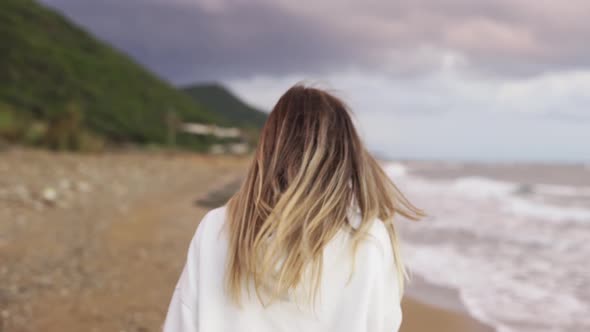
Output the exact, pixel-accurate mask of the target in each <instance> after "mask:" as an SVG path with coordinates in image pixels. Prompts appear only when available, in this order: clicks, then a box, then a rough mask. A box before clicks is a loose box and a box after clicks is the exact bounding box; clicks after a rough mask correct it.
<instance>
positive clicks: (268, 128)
mask: <svg viewBox="0 0 590 332" xmlns="http://www.w3.org/2000/svg"><path fill="white" fill-rule="evenodd" d="M351 202H353V203H354V204H355V205H356V207H357V208H358V210H360V215H361V221H360V225H358V227H351V225H350V220H349V211H350V208H351ZM227 207H228V208H227V218H228V223H227V226H228V228H229V251H228V260H227V264H228V266H227V270H226V271H227V273H226V287H227V291H228V293H229V295H230V297H231V298H232V299H233V300H235V301H236V302H237V303H240V300H241V294H242V290H243V288H244V287H245V286H246V287H248V286H247V285H249V282H253V284H254V287H255V290H256V294H257V296H258V297H259V299H260V300H261V301H262V302H263V303H265V301H263V295H266V296H267V298H266V299H267V300H268V302H266V303H270V302H272V301H274V300H276V299H277V298H279V297H282V296H284V295H286V294H287V293H288V292H289V290H291V289H293V288H295V287H296V286H297V285H298V284H299V283H300V282H301V280H302V278H303V275H304V271H305V270H306V269H308V268H309V269H310V271H311V279H312V282H313V287H312V289H311V293H310V294H309V295H310V296H311V297H312V298H315V295H316V293H317V290H318V287H319V283H320V277H321V273H322V251H323V249H324V247H325V246H326V244H327V243H328V242H329V241H330V240H331V239H332V238H333V237H334V235H335V234H336V233H337V232H338V231H339V230H342V229H345V230H348V231H349V232H350V234H351V235H352V236H351V238H352V243H353V244H354V246H353V248H356V246H357V245H358V244H359V243H360V241H361V240H362V238H363V235H364V234H367V233H368V230H369V228H370V227H371V225H372V223H373V222H376V220H379V221H380V222H383V223H384V225H385V227H386V228H387V231H388V233H389V238H390V240H391V244H392V248H393V251H394V252H393V257H394V259H395V262H392V264H395V265H396V269H397V274H398V281H399V283H400V290H403V284H404V279H405V278H406V273H405V269H404V265H403V263H402V259H401V257H400V254H399V249H398V240H397V236H396V231H395V228H394V224H393V217H394V215H395V214H400V215H402V216H404V217H406V218H408V219H411V220H418V219H419V218H420V217H422V216H423V215H424V214H423V212H422V211H421V210H420V209H418V208H416V207H415V206H413V205H412V204H411V203H410V202H409V201H408V200H407V199H406V198H405V197H404V195H403V194H402V193H401V192H400V191H399V190H398V188H397V187H396V186H395V185H394V183H393V182H392V181H391V179H390V178H389V177H388V176H387V175H386V174H385V172H384V171H383V169H382V168H381V167H380V165H379V164H378V162H377V161H376V160H375V159H374V158H373V157H372V156H371V155H370V154H369V152H368V151H367V150H366V149H365V147H364V145H363V144H362V142H361V140H360V138H359V136H358V134H357V132H356V130H355V128H354V125H353V122H352V120H351V116H350V114H349V111H348V109H347V107H346V106H345V105H344V103H343V102H341V101H340V100H339V99H337V98H336V97H334V96H332V95H330V94H328V93H327V92H325V91H322V90H319V89H315V88H309V87H304V86H301V85H296V86H294V87H292V88H290V89H289V90H288V91H287V92H286V93H285V94H284V95H283V96H282V97H281V98H280V99H279V101H278V102H277V104H276V105H275V107H274V108H273V110H272V112H271V113H270V115H269V117H268V119H267V121H266V123H265V125H264V128H263V129H262V132H261V135H260V140H259V143H258V146H257V149H256V152H255V156H254V160H253V162H252V165H251V167H250V168H249V170H248V173H247V176H246V178H245V180H244V182H243V183H242V185H241V187H240V188H239V190H238V191H237V192H236V193H235V194H234V195H233V196H232V197H231V199H230V200H229V202H228V204H227ZM248 289H249V288H248Z"/></svg>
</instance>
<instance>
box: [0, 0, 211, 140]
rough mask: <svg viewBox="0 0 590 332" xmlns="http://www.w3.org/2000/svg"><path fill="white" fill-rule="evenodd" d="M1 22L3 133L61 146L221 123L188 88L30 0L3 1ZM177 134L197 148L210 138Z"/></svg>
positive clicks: (164, 136) (165, 135) (160, 135)
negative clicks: (188, 123)
mask: <svg viewBox="0 0 590 332" xmlns="http://www.w3.org/2000/svg"><path fill="white" fill-rule="evenodd" d="M0 22H2V24H0V41H1V42H0V82H1V85H0V139H4V140H8V141H14V142H26V143H30V144H36V145H43V146H50V147H53V148H58V149H86V148H88V147H90V148H92V147H95V146H100V145H102V144H104V143H105V142H106V143H123V142H132V143H138V144H146V143H150V144H166V142H167V141H169V140H171V138H172V136H171V135H170V132H169V130H168V129H169V128H171V126H172V124H174V123H176V122H179V121H196V122H205V123H208V122H219V119H217V117H216V115H215V114H214V112H212V111H209V110H207V108H205V107H203V106H200V105H198V104H196V103H195V102H194V101H193V100H192V98H191V97H190V96H188V95H187V94H185V93H183V92H182V91H179V90H177V89H175V88H174V87H172V86H170V85H169V84H168V83H167V82H164V81H162V80H161V79H159V78H157V77H156V76H155V75H153V74H151V73H150V72H148V71H147V70H145V69H144V68H142V67H141V66H140V65H138V64H137V63H135V62H134V61H133V60H131V59H130V58H129V57H127V56H125V55H124V54H122V53H121V52H119V51H117V50H115V49H113V48H112V47H110V46H108V45H107V44H105V43H103V42H101V41H98V40H96V39H95V38H94V37H93V36H91V35H90V34H89V33H87V32H85V31H84V30H82V29H80V28H79V27H77V26H75V25H74V24H72V23H71V22H69V21H68V20H67V19H65V18H64V17H63V16H61V15H60V14H58V13H56V12H54V11H52V10H50V9H48V8H45V7H43V6H41V5H39V4H38V3H36V2H34V1H32V0H2V1H0ZM203 104H205V103H203ZM174 139H175V141H176V143H177V144H179V145H183V146H190V147H192V148H197V149H204V148H206V147H207V146H208V144H209V143H210V140H211V138H207V137H195V136H189V135H178V137H174Z"/></svg>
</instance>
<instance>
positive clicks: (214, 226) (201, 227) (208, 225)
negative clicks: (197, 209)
mask: <svg viewBox="0 0 590 332" xmlns="http://www.w3.org/2000/svg"><path fill="white" fill-rule="evenodd" d="M225 215H226V206H225V205H223V206H219V207H216V208H213V209H211V210H209V211H207V212H206V213H205V215H203V217H202V218H201V220H200V221H199V223H198V225H197V227H196V230H195V233H194V235H193V240H192V241H191V242H192V243H193V245H195V244H200V242H201V239H202V238H203V237H204V238H213V237H212V234H220V232H221V229H222V228H223V225H224V223H225Z"/></svg>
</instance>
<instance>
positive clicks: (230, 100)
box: [183, 84, 267, 129]
mask: <svg viewBox="0 0 590 332" xmlns="http://www.w3.org/2000/svg"><path fill="white" fill-rule="evenodd" d="M183 90H184V91H185V92H186V93H188V94H189V95H190V96H191V97H193V98H194V100H195V101H197V102H198V103H199V104H201V105H203V106H204V107H205V108H207V109H210V110H212V111H214V112H215V115H216V116H217V117H219V118H220V120H221V121H222V123H223V124H224V125H226V126H237V127H242V128H258V129H259V128H262V126H263V125H264V122H265V121H266V117H267V114H266V113H265V112H263V111H261V110H259V109H256V108H254V107H251V106H249V105H247V104H246V103H244V102H243V101H242V100H240V99H239V98H238V97H236V96H235V95H234V94H233V93H232V92H230V91H229V90H228V89H226V88H225V87H223V86H221V85H219V84H199V85H190V86H187V87H185V88H184V89H183Z"/></svg>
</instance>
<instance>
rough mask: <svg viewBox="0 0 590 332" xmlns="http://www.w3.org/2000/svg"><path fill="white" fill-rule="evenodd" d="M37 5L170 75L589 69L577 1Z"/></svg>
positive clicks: (582, 7)
mask: <svg viewBox="0 0 590 332" xmlns="http://www.w3.org/2000/svg"><path fill="white" fill-rule="evenodd" d="M44 2H45V3H47V4H49V5H51V6H54V7H57V8H59V9H61V10H63V11H64V12H65V13H66V14H67V15H69V16H70V17H72V18H73V19H74V20H76V21H78V22H79V23H81V24H83V25H85V26H87V27H88V28H89V29H90V30H91V31H93V32H94V33H96V34H97V35H98V36H100V37H101V38H103V39H105V40H108V41H110V42H111V43H113V44H114V45H115V46H117V47H118V48H120V49H122V50H124V51H125V52H127V53H129V54H131V55H132V56H134V57H135V58H136V59H138V61H140V62H141V63H143V64H145V65H147V66H149V67H150V68H152V69H153V70H155V71H156V72H157V73H159V74H161V75H163V76H164V77H166V78H169V79H171V80H173V81H176V82H188V81H194V80H213V79H215V80H219V79H221V80H224V79H235V78H243V77H249V76H252V75H255V74H265V75H271V76H280V75H288V74H297V73H314V74H319V73H322V72H324V73H330V72H338V71H342V70H345V69H347V68H351V67H353V68H357V69H360V70H369V71H385V72H388V73H390V74H392V75H407V74H409V75H415V74H417V73H421V72H428V71H430V70H431V69H432V68H433V67H437V66H440V65H441V63H442V62H444V61H443V60H444V56H442V55H444V54H446V53H452V54H457V55H459V58H461V59H462V61H463V65H464V66H466V68H468V69H469V70H471V71H475V72H479V73H486V74H494V75H500V76H522V75H537V74H541V73H544V72H550V71H558V70H566V69H580V68H588V67H589V66H590V44H589V43H587V42H586V39H587V34H588V33H589V32H590V3H589V2H587V1H585V0H571V1H567V2H566V1H531V0H512V1H509V0H497V1H471V0H439V1H435V0H430V1H427V0H415V1H387V2H385V1H368V2H367V1H363V2H359V1H336V0H332V1H322V2H318V1H315V2H312V1H287V0H284V1H280V0H275V1H271V0H251V1H239V0H233V1H232V0H228V1H223V0H217V1H215V0H213V1H211V0H207V1H205V0H200V1H196V0H195V1H191V0H127V1H123V0H103V1H92V0H44ZM441 54H442V55H441ZM441 59H442V60H441Z"/></svg>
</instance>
